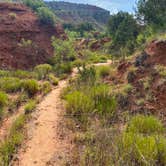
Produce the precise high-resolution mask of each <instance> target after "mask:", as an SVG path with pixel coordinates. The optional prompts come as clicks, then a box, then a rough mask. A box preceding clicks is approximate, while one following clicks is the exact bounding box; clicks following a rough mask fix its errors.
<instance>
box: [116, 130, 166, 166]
mask: <svg viewBox="0 0 166 166" xmlns="http://www.w3.org/2000/svg"><path fill="white" fill-rule="evenodd" d="M119 151H120V154H119V157H120V156H122V157H123V158H122V159H121V161H123V162H122V165H135V164H136V163H137V164H138V165H142V166H146V165H156V166H157V165H165V164H166V157H165V155H166V139H165V138H164V137H162V136H146V137H144V136H142V135H138V134H134V133H125V134H124V135H123V136H122V140H121V142H119Z"/></svg>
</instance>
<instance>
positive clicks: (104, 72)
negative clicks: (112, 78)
mask: <svg viewBox="0 0 166 166" xmlns="http://www.w3.org/2000/svg"><path fill="white" fill-rule="evenodd" d="M96 69H97V72H98V74H99V76H100V77H102V78H104V77H106V76H109V74H110V67H109V66H98V67H96Z"/></svg>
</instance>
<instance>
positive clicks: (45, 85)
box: [41, 81, 51, 95]
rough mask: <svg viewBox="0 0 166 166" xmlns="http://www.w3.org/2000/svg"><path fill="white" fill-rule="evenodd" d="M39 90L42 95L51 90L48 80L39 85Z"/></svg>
mask: <svg viewBox="0 0 166 166" xmlns="http://www.w3.org/2000/svg"><path fill="white" fill-rule="evenodd" d="M41 91H42V93H43V94H44V95H46V94H48V93H49V92H50V91H51V84H50V83H49V82H48V81H45V82H44V83H43V84H42V85H41Z"/></svg>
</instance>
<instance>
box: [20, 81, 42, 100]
mask: <svg viewBox="0 0 166 166" xmlns="http://www.w3.org/2000/svg"><path fill="white" fill-rule="evenodd" d="M22 88H23V90H24V91H25V92H27V93H28V95H29V96H30V97H31V96H34V95H35V94H36V93H37V92H38V91H39V84H38V82H37V81H36V80H34V79H27V80H23V81H22Z"/></svg>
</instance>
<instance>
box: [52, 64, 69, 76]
mask: <svg viewBox="0 0 166 166" xmlns="http://www.w3.org/2000/svg"><path fill="white" fill-rule="evenodd" d="M54 71H55V73H56V75H57V76H61V75H63V74H70V73H71V72H72V65H71V63H69V62H68V63H62V64H57V65H55V66H54Z"/></svg>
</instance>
